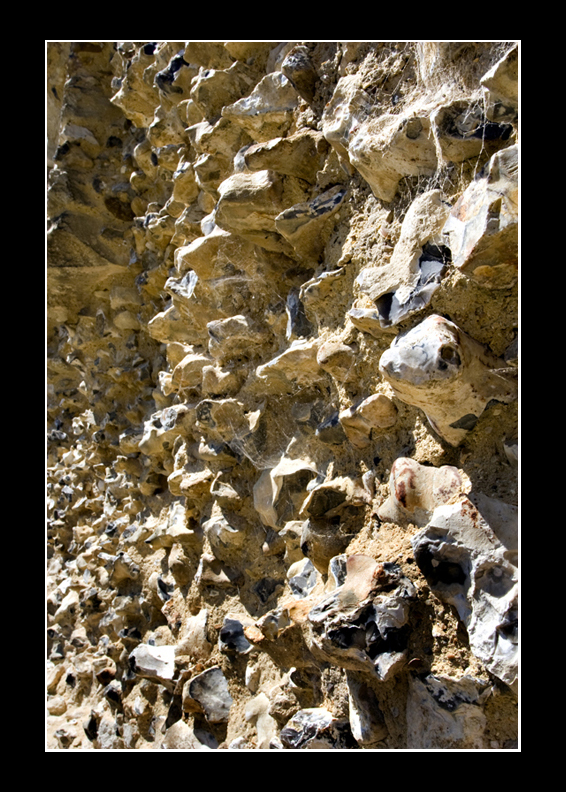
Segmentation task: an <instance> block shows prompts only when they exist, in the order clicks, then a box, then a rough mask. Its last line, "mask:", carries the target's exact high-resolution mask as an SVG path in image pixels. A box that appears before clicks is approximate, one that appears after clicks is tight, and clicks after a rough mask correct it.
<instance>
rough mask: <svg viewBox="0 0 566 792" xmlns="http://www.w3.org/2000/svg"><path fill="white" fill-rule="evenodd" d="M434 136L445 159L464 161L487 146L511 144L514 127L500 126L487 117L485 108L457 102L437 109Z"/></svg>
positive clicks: (434, 116)
mask: <svg viewBox="0 0 566 792" xmlns="http://www.w3.org/2000/svg"><path fill="white" fill-rule="evenodd" d="M432 121H433V125H434V133H435V137H436V140H437V141H438V145H439V147H440V151H441V152H442V156H443V157H444V159H446V160H448V161H450V162H463V161H464V160H466V159H469V158H470V157H475V156H478V155H479V154H480V152H481V151H482V149H483V148H484V147H486V146H491V147H492V149H491V150H492V152H493V150H494V148H496V147H499V148H502V147H504V146H505V145H507V143H506V141H507V140H509V138H510V136H511V134H512V132H513V127H512V126H511V125H510V124H497V123H495V122H493V121H489V120H487V119H486V117H485V116H484V112H483V106H482V105H480V104H476V105H473V104H470V103H468V102H464V101H456V102H453V103H452V104H450V105H446V106H444V107H441V108H439V109H438V110H436V111H435V112H434V113H433V115H432Z"/></svg>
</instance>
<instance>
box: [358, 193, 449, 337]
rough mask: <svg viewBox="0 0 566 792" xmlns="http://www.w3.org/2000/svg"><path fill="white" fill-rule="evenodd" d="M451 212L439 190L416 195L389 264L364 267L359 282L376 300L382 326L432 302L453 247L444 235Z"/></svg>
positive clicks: (385, 326) (362, 288) (363, 289)
mask: <svg viewBox="0 0 566 792" xmlns="http://www.w3.org/2000/svg"><path fill="white" fill-rule="evenodd" d="M449 211H450V206H449V205H448V204H447V203H445V202H444V201H443V199H442V193H441V191H440V190H429V191H428V192H426V193H423V194H422V195H420V196H418V197H417V198H415V200H414V201H413V203H412V204H411V206H410V208H409V210H408V212H407V214H406V215H405V218H404V220H403V224H402V226H401V234H400V237H399V241H398V242H397V244H396V245H395V249H394V251H393V254H392V256H391V260H390V261H389V263H387V264H383V265H381V266H378V267H376V266H371V267H365V268H364V269H362V271H361V272H360V274H359V275H358V277H357V279H356V283H357V285H358V287H359V288H360V290H361V291H362V292H363V293H364V294H367V295H368V297H369V298H370V299H371V300H373V301H374V303H375V305H376V308H377V313H378V317H379V324H380V325H381V327H382V328H384V329H387V328H390V327H391V326H393V325H395V324H397V323H398V322H400V321H401V320H402V319H405V318H406V317H408V316H411V314H413V313H415V312H416V311H419V310H421V309H422V308H424V307H426V305H428V303H429V302H430V300H431V298H432V295H433V294H434V292H435V291H436V289H437V288H438V286H439V284H440V282H441V280H442V277H443V275H444V274H445V271H446V267H447V265H448V263H449V261H450V250H449V249H448V248H447V247H446V246H445V245H444V244H443V240H442V238H441V232H442V229H443V226H444V224H445V222H446V218H447V217H448V213H449Z"/></svg>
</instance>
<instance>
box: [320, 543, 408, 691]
mask: <svg viewBox="0 0 566 792" xmlns="http://www.w3.org/2000/svg"><path fill="white" fill-rule="evenodd" d="M415 593H416V592H415V588H414V586H413V585H412V583H411V582H410V581H409V580H408V579H407V578H406V577H404V575H403V574H402V572H401V570H400V568H399V567H398V566H397V565H396V564H391V563H386V564H378V563H377V562H376V561H375V560H374V559H372V558H369V557H366V556H362V555H354V556H350V557H349V558H348V561H347V574H346V580H345V582H344V584H343V585H342V586H339V587H338V588H335V589H334V590H333V591H332V592H331V593H330V594H328V595H327V596H326V597H324V598H323V599H322V600H320V601H319V602H318V603H317V604H316V605H315V606H314V607H313V608H312V609H311V610H310V612H309V614H308V621H309V623H310V625H311V627H312V644H311V650H312V651H313V652H317V653H321V656H322V657H324V658H325V659H327V660H328V661H329V662H332V663H334V664H336V665H338V666H341V667H342V668H346V669H350V670H354V671H356V670H357V671H365V672H366V673H368V672H369V673H370V674H371V675H372V677H373V678H375V679H377V680H380V681H387V680H388V679H391V678H392V677H393V676H394V675H395V674H396V673H398V671H399V670H400V669H401V668H402V667H403V666H404V664H405V662H406V655H407V646H408V632H409V614H410V605H411V601H412V600H413V598H414V596H415Z"/></svg>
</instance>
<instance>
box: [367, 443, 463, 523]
mask: <svg viewBox="0 0 566 792" xmlns="http://www.w3.org/2000/svg"><path fill="white" fill-rule="evenodd" d="M471 488H472V485H471V482H470V480H469V478H468V476H467V475H466V474H465V473H464V471H463V470H459V469H458V468H456V467H453V466H452V465H442V466H441V467H439V468H434V467H429V466H428V465H421V464H419V463H418V462H416V461H415V460H414V459H408V458H406V457H399V458H398V459H396V460H395V462H394V463H393V465H392V467H391V474H390V476H389V497H388V498H387V500H386V501H385V502H384V503H383V504H382V505H381V506H380V507H379V509H378V512H377V513H378V516H379V518H380V520H383V521H384V522H388V521H389V522H394V523H398V524H401V525H405V524H407V523H414V524H415V525H418V526H419V527H422V526H423V525H425V524H426V523H427V522H428V520H429V519H430V517H431V515H432V512H433V511H434V509H435V508H436V507H437V506H440V505H441V504H443V503H449V502H450V501H452V500H456V499H458V498H459V497H460V495H462V494H466V493H468V492H469V491H470V490H471Z"/></svg>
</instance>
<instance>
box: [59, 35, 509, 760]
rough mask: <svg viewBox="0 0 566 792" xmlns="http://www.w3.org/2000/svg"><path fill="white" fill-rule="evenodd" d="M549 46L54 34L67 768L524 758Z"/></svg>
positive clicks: (62, 698) (62, 686) (62, 722)
mask: <svg viewBox="0 0 566 792" xmlns="http://www.w3.org/2000/svg"><path fill="white" fill-rule="evenodd" d="M518 63H519V45H518V43H517V42H513V41H508V42H430V41H425V42H259V41H253V42H210V41H207V42H198V41H197V42H194V41H190V42H189V41H166V42H125V41H121V42H47V96H48V100H47V135H48V144H47V156H48V183H47V187H48V199H47V209H48V232H47V347H48V359H47V490H48V492H47V506H48V527H47V574H46V584H47V586H46V587H47V591H46V596H47V639H46V647H47V671H46V689H47V698H46V703H47V716H46V747H47V749H48V750H60V749H67V750H92V749H97V750H119V749H126V750H154V749H163V750H203V751H205V750H206V751H209V750H221V749H229V750H274V749H275V750H323V749H324V750H328V749H331V750H438V749H440V750H470V749H474V750H486V749H487V750H519V742H518V739H519V736H518V672H517V658H518V637H517V625H518V602H517V589H518V578H517V572H518V560H517V549H518V538H517V507H518V498H519V492H518V462H517V448H518V418H517V367H518V351H517V350H518V309H517V303H518V301H517V291H518V250H517V221H518V160H519V158H518V152H519V149H518V87H517V86H518Z"/></svg>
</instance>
